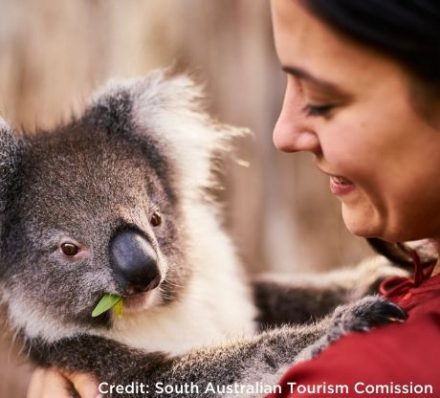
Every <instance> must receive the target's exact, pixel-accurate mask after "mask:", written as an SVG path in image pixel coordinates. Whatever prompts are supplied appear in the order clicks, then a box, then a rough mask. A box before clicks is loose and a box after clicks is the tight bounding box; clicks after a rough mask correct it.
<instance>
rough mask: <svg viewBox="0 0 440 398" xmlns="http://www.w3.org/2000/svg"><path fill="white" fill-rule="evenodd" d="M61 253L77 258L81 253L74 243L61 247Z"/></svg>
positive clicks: (64, 244)
mask: <svg viewBox="0 0 440 398" xmlns="http://www.w3.org/2000/svg"><path fill="white" fill-rule="evenodd" d="M61 251H62V252H63V254H65V255H66V256H75V255H77V254H78V252H79V247H78V246H77V245H74V244H73V243H67V242H66V243H63V244H62V245H61Z"/></svg>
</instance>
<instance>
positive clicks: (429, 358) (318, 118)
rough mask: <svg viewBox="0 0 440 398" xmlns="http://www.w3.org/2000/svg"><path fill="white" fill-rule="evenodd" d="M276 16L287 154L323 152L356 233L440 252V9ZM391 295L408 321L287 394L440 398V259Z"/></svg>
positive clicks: (351, 347)
mask: <svg viewBox="0 0 440 398" xmlns="http://www.w3.org/2000/svg"><path fill="white" fill-rule="evenodd" d="M272 16H273V22H274V37H275V44H276V48H277V53H278V56H279V59H280V62H281V65H282V68H283V70H284V71H285V72H286V74H287V89H286V95H285V99H284V104H283V109H282V111H281V115H280V117H279V120H278V122H277V124H276V127H275V131H274V143H275V145H276V147H277V148H278V149H280V150H282V151H286V152H297V151H308V152H311V153H313V155H314V157H315V162H316V165H317V167H318V168H319V169H320V170H321V171H322V172H324V173H325V174H327V175H328V176H329V181H330V190H331V192H332V193H333V194H335V195H336V196H337V197H338V198H339V199H340V202H341V206H342V213H343V218H344V222H345V224H346V226H347V228H348V229H349V230H350V231H351V232H352V233H354V234H356V235H360V236H365V237H376V238H381V239H384V240H387V241H390V242H402V241H408V240H415V239H425V238H428V239H431V240H433V242H434V243H436V244H437V245H438V244H439V243H440V213H439V212H438V210H437V209H438V204H439V203H440V178H439V175H440V174H439V170H440V156H438V154H439V153H440V33H439V26H440V3H439V2H438V1H437V0H431V1H428V0H417V1H416V0H412V1H411V0H406V1H405V0H400V1H398V0H387V1H383V0H368V1H367V0H364V1H361V0H357V1H356V0H332V1H328V0H303V1H301V0H272ZM383 292H384V294H386V295H387V296H388V297H389V298H390V299H391V300H394V301H395V302H396V303H398V304H399V305H401V306H402V307H403V308H404V309H405V310H406V311H407V312H408V314H409V319H408V321H407V322H406V323H404V324H399V325H389V326H386V327H382V328H379V329H377V330H374V331H371V332H369V333H366V334H353V335H350V336H347V337H345V338H344V339H342V340H340V341H339V342H337V343H335V344H334V345H333V346H332V347H330V348H329V349H328V350H326V351H325V352H323V353H322V354H321V355H320V356H319V357H317V358H316V359H315V360H313V361H308V362H304V363H302V364H299V365H296V366H294V367H292V368H291V369H290V370H289V371H288V372H287V373H286V375H285V376H284V378H283V380H282V381H281V384H282V386H283V396H286V397H287V396H289V397H296V396H301V397H304V396H307V397H318V396H320V397H323V396H327V395H328V396H332V397H338V396H341V397H342V396H344V397H347V396H363V394H367V395H368V394H372V395H373V396H375V397H381V396H383V397H385V396H386V397H393V396H395V397H400V396H411V395H413V394H412V390H411V389H413V390H414V389H415V390H416V391H415V392H417V391H418V388H419V387H418V386H419V385H420V386H422V387H423V386H425V387H426V388H427V389H425V390H424V391H423V392H424V393H423V394H422V395H423V396H425V397H429V396H433V397H434V396H439V394H440V377H438V375H439V372H440V371H439V365H440V359H438V358H440V346H439V345H438V344H436V340H438V339H439V338H440V263H437V264H436V265H435V266H434V267H430V268H429V269H421V267H418V268H417V272H416V277H415V280H413V279H411V280H405V281H399V283H398V284H397V285H396V286H394V287H393V288H392V289H389V288H388V287H387V286H383ZM65 376H67V377H68V378H69V379H70V380H72V382H73V383H74V385H75V387H76V389H77V390H78V391H79V393H80V394H81V396H82V397H85V398H87V397H95V396H96V394H97V389H96V386H95V384H94V383H93V381H90V379H88V377H87V376H85V375H73V376H72V375H70V376H69V375H65ZM294 383H297V384H294ZM64 384H65V380H64V379H63V378H62V377H61V376H60V375H58V374H57V373H56V372H53V371H37V372H36V373H35V375H34V377H33V381H32V383H31V387H30V390H29V395H28V397H29V398H38V397H39V398H42V397H62V396H63V389H64ZM337 384H338V385H341V386H342V387H340V388H339V389H338V391H337V392H336V393H332V391H331V387H332V386H335V385H337ZM305 385H309V386H310V388H309V392H308V393H307V391H305V392H304V390H303V388H305V387H304V386H305ZM378 385H382V386H385V387H378ZM318 386H321V387H320V391H319V392H318ZM344 386H347V389H346V388H345V387H344ZM429 386H431V388H432V391H431V390H430V389H429V388H430V387H429ZM422 387H420V388H422ZM313 389H314V390H315V392H313ZM364 396H365V395H364Z"/></svg>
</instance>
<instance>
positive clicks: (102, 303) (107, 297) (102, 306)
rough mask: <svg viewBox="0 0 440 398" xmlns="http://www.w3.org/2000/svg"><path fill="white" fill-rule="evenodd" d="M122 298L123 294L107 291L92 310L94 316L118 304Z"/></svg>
mask: <svg viewBox="0 0 440 398" xmlns="http://www.w3.org/2000/svg"><path fill="white" fill-rule="evenodd" d="M121 300H122V297H121V296H118V295H116V294H110V293H106V294H104V296H102V298H101V300H99V303H98V304H97V305H96V307H95V309H94V310H93V312H92V317H93V318H95V317H97V316H99V315H101V314H103V313H104V312H106V311H108V310H110V309H111V308H113V307H114V306H115V305H116V304H118V303H119V302H120V301H121Z"/></svg>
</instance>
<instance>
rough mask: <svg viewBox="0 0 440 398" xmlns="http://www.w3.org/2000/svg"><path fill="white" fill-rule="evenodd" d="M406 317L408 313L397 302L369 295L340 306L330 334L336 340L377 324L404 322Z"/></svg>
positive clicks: (336, 311) (335, 314) (332, 339)
mask: <svg viewBox="0 0 440 398" xmlns="http://www.w3.org/2000/svg"><path fill="white" fill-rule="evenodd" d="M406 318H407V315H406V313H405V312H404V311H403V310H402V309H401V308H400V307H398V306H397V305H396V304H393V303H391V302H390V301H387V300H385V299H384V298H381V297H379V296H369V297H365V298H363V299H361V300H359V301H356V302H355V303H353V304H348V305H344V306H341V307H338V308H337V309H336V310H335V313H334V315H333V317H332V325H331V327H330V329H329V331H328V336H329V338H330V341H334V340H336V339H338V338H339V337H341V336H343V335H344V334H346V333H348V332H365V331H367V330H369V329H371V328H373V327H376V326H381V325H385V324H388V323H393V322H404V321H405V319H406Z"/></svg>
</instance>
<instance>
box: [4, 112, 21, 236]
mask: <svg viewBox="0 0 440 398" xmlns="http://www.w3.org/2000/svg"><path fill="white" fill-rule="evenodd" d="M19 156H20V145H19V140H18V138H17V137H16V136H15V135H14V133H13V131H12V129H11V128H10V127H9V126H8V125H7V124H6V122H5V121H4V120H3V119H2V118H1V117H0V236H1V234H2V231H3V222H4V220H3V218H4V214H5V210H6V201H7V195H8V190H9V188H10V186H11V184H12V182H13V181H12V180H13V178H14V175H15V172H16V169H17V165H18V159H19Z"/></svg>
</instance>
